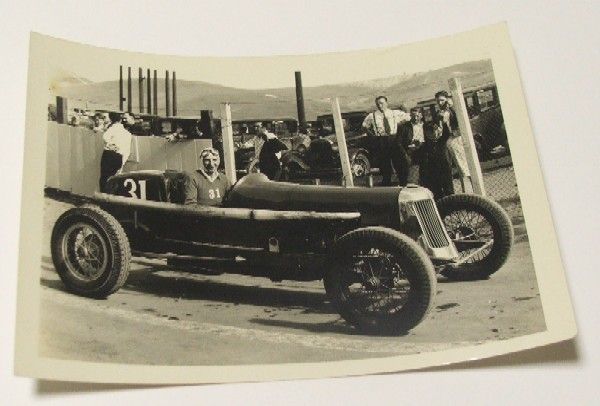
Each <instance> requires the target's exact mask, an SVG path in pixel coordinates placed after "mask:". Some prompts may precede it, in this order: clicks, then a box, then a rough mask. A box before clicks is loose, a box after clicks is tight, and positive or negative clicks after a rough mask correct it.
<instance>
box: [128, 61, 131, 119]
mask: <svg viewBox="0 0 600 406" xmlns="http://www.w3.org/2000/svg"><path fill="white" fill-rule="evenodd" d="M131 110H132V109H131V66H128V67H127V112H128V113H131Z"/></svg>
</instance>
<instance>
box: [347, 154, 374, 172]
mask: <svg viewBox="0 0 600 406" xmlns="http://www.w3.org/2000/svg"><path fill="white" fill-rule="evenodd" d="M350 167H351V168H352V175H353V176H354V177H355V178H361V177H363V176H367V175H368V174H369V173H371V162H370V161H369V157H367V155H365V154H364V153H362V152H359V153H357V154H356V155H355V156H354V158H352V163H351V165H350Z"/></svg>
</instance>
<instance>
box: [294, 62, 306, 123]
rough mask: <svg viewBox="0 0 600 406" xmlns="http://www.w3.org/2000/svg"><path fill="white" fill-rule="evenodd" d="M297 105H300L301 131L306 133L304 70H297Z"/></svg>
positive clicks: (299, 120)
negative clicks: (303, 88) (303, 87)
mask: <svg viewBox="0 0 600 406" xmlns="http://www.w3.org/2000/svg"><path fill="white" fill-rule="evenodd" d="M296 106H297V107H298V124H299V126H300V128H299V130H300V132H301V133H303V134H304V133H306V112H305V111H304V92H303V90H302V72H300V71H296Z"/></svg>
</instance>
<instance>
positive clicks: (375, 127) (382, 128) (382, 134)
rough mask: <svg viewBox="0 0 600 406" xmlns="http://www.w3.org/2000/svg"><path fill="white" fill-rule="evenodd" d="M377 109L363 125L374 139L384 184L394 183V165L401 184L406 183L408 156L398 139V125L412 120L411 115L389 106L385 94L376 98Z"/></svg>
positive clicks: (374, 147)
mask: <svg viewBox="0 0 600 406" xmlns="http://www.w3.org/2000/svg"><path fill="white" fill-rule="evenodd" d="M375 105H376V106H377V110H375V111H374V112H372V113H369V114H368V115H367V117H365V120H364V121H363V123H362V127H363V128H364V129H365V130H366V131H367V133H368V134H369V135H371V136H374V139H373V141H374V142H373V143H374V145H373V150H374V151H375V153H376V157H377V161H378V163H379V169H380V171H381V175H382V177H383V180H382V183H381V184H382V185H383V186H389V185H391V184H392V165H393V167H394V170H395V171H396V176H397V177H398V183H399V184H400V185H406V183H407V178H408V156H407V154H406V151H405V150H404V147H403V146H402V143H401V142H396V141H397V137H396V135H397V133H398V126H399V125H401V124H402V123H404V122H406V121H408V120H410V115H408V114H407V113H406V112H404V111H402V110H392V109H390V108H389V107H388V99H387V97H385V96H377V97H376V98H375Z"/></svg>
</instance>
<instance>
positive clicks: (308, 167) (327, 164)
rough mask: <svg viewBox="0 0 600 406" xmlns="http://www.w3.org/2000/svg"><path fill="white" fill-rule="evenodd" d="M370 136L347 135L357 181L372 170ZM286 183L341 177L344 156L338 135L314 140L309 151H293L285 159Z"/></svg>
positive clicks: (287, 152)
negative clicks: (288, 181) (307, 179)
mask: <svg viewBox="0 0 600 406" xmlns="http://www.w3.org/2000/svg"><path fill="white" fill-rule="evenodd" d="M370 140H371V137H370V136H368V135H366V134H358V135H354V134H347V135H346V145H347V147H348V155H349V159H350V168H351V171H352V175H353V176H354V177H357V178H360V177H363V176H366V175H368V174H369V173H370V172H371V168H372V159H373V153H372V148H371V147H370V145H371V144H372V143H370V142H369V141H370ZM281 165H282V177H283V179H284V180H297V179H306V178H331V177H336V176H339V175H340V174H341V166H340V155H339V150H338V145H337V139H336V136H335V134H334V135H328V136H325V137H318V138H314V139H312V140H311V141H310V143H309V144H308V148H305V149H300V150H299V149H296V150H290V151H286V152H284V153H283V155H282V157H281Z"/></svg>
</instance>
